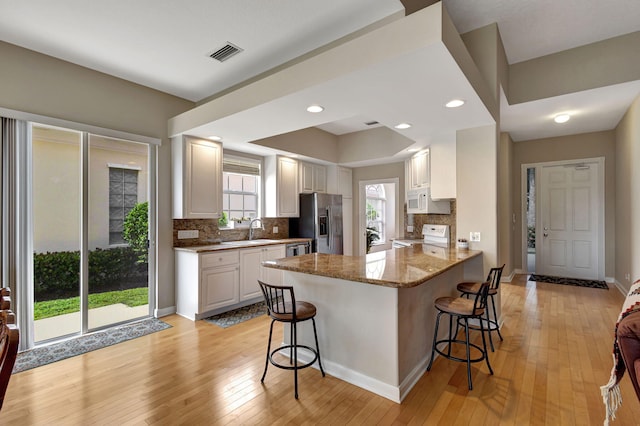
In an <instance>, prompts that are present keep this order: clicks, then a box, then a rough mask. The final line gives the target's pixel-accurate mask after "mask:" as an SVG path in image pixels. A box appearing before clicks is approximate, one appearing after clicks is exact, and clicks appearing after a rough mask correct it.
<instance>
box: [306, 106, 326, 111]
mask: <svg viewBox="0 0 640 426" xmlns="http://www.w3.org/2000/svg"><path fill="white" fill-rule="evenodd" d="M307 111H309V112H322V111H324V108H323V107H321V106H320V105H309V106H308V107H307Z"/></svg>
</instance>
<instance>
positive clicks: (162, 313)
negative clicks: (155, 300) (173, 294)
mask: <svg viewBox="0 0 640 426" xmlns="http://www.w3.org/2000/svg"><path fill="white" fill-rule="evenodd" d="M175 313H176V307H175V306H169V307H168V308H162V309H155V310H154V311H153V316H154V317H156V318H162V317H166V316H168V315H172V314H175Z"/></svg>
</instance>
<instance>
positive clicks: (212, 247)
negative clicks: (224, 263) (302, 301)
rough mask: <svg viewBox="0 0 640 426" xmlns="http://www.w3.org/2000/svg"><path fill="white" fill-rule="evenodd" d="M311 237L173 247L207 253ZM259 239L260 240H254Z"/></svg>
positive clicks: (308, 239) (295, 241)
mask: <svg viewBox="0 0 640 426" xmlns="http://www.w3.org/2000/svg"><path fill="white" fill-rule="evenodd" d="M311 240H312V239H311V238H283V239H280V240H269V241H260V242H259V243H252V244H247V245H242V244H241V242H242V241H248V240H240V241H239V242H240V244H238V245H234V244H223V243H233V242H235V241H223V243H215V244H208V245H201V246H190V247H174V248H173V249H174V250H176V251H186V252H190V253H207V252H214V251H223V250H238V249H248V248H254V247H264V246H275V245H279V244H292V243H306V242H310V241H311ZM253 241H258V240H253Z"/></svg>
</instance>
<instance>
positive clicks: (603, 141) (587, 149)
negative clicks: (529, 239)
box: [511, 131, 616, 277]
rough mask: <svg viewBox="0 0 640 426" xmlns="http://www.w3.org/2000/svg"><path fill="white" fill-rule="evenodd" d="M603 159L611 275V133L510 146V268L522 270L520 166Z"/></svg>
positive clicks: (607, 272) (611, 270) (613, 167)
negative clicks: (511, 193)
mask: <svg viewBox="0 0 640 426" xmlns="http://www.w3.org/2000/svg"><path fill="white" fill-rule="evenodd" d="M596 157H604V159H605V163H604V167H605V212H604V216H605V276H607V277H612V276H613V275H614V273H615V267H614V261H615V229H616V218H615V200H616V187H615V180H616V176H615V174H616V171H615V170H616V152H615V133H614V132H613V131H607V132H595V133H585V134H581V135H571V136H563V137H557V138H547V139H538V140H531V141H524V142H515V143H514V144H513V162H512V168H511V173H512V181H511V185H512V192H513V199H512V209H513V213H515V216H516V223H515V229H514V231H513V237H512V241H513V253H512V259H513V263H514V267H515V268H518V269H526V268H523V267H522V226H523V225H522V208H521V204H522V196H523V194H522V191H521V181H520V179H521V166H522V164H531V163H544V162H549V161H563V160H575V159H582V158H596Z"/></svg>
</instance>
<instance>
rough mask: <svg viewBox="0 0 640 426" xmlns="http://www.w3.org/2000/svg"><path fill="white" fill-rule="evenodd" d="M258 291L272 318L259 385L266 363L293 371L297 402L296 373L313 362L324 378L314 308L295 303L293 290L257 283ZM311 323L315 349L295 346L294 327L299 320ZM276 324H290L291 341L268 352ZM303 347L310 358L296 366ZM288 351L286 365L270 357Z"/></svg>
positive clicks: (296, 340) (265, 371)
mask: <svg viewBox="0 0 640 426" xmlns="http://www.w3.org/2000/svg"><path fill="white" fill-rule="evenodd" d="M258 284H260V289H261V290H262V294H263V296H264V300H265V302H266V304H267V313H268V314H269V316H270V317H271V327H270V328H269V343H268V345H267V358H266V360H265V364H264V373H262V378H261V379H260V382H261V383H264V378H265V376H266V375H267V368H268V367H269V362H271V364H273V365H275V366H276V367H278V368H284V369H285V370H293V377H294V379H293V380H294V389H295V397H296V399H298V370H300V369H301V368H306V367H310V366H311V365H313V363H314V362H316V360H317V361H318V365H319V366H320V371H321V372H322V377H324V376H325V374H324V369H323V368H322V361H321V360H320V346H319V345H318V333H317V331H316V320H315V316H316V307H315V306H314V305H313V304H312V303H309V302H302V301H296V297H295V294H294V292H293V287H286V286H275V285H271V284H266V283H263V282H262V281H260V280H258ZM307 320H311V321H312V322H313V336H314V338H315V341H316V347H315V349H314V348H312V347H310V346H306V345H299V344H298V333H297V324H298V323H299V322H302V321H307ZM276 321H279V322H282V323H288V324H290V338H289V344H288V345H282V346H280V347H278V348H276V349H274V350H271V337H272V336H273V323H274V322H276ZM299 348H303V349H306V350H308V351H309V352H311V353H312V354H313V359H312V360H311V361H309V362H307V363H305V364H301V365H298V349H299ZM287 349H288V350H289V364H290V365H284V364H280V363H278V362H277V361H275V360H274V359H273V355H275V354H276V353H277V352H280V351H282V350H287Z"/></svg>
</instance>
